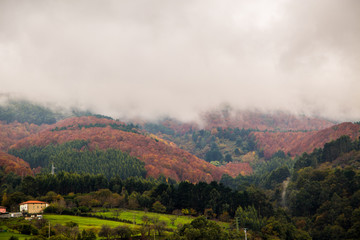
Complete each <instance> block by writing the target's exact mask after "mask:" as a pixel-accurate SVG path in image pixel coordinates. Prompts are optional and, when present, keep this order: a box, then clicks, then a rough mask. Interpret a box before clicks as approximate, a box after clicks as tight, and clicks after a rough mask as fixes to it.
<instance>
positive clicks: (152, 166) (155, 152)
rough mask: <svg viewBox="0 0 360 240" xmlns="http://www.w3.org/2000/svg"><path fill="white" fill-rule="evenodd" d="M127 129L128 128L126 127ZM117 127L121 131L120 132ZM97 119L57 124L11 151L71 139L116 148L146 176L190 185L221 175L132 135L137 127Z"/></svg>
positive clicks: (153, 139) (92, 147)
mask: <svg viewBox="0 0 360 240" xmlns="http://www.w3.org/2000/svg"><path fill="white" fill-rule="evenodd" d="M126 126H128V125H126ZM121 128H123V129H122V130H121ZM124 128H126V127H125V126H124V125H123V123H121V122H118V121H114V120H110V119H104V118H97V117H80V118H71V119H66V120H63V121H60V122H59V123H58V124H55V125H53V126H50V127H49V128H48V129H47V130H44V131H42V132H39V133H37V134H34V135H32V136H30V137H27V138H24V139H22V140H20V141H18V142H17V143H16V144H15V145H13V147H12V148H13V149H21V148H28V147H31V146H42V147H45V146H47V145H49V144H63V143H65V142H69V141H74V140H87V141H89V144H88V146H89V149H90V150H91V151H93V150H95V149H103V150H105V149H118V150H121V151H122V152H125V153H127V154H129V155H130V156H134V157H137V158H139V159H140V160H141V161H143V162H145V169H146V171H147V174H148V176H154V177H158V176H159V175H160V174H162V175H165V176H169V177H172V178H173V179H175V180H189V181H192V182H198V181H211V180H219V179H220V178H221V175H222V173H223V171H222V170H220V169H218V168H217V167H215V166H214V165H212V164H209V163H207V162H205V161H203V160H201V159H198V158H196V157H195V156H193V155H191V154H190V153H188V152H186V151H184V150H181V149H179V148H177V147H176V146H174V145H172V144H168V143H167V142H166V141H162V140H161V139H158V138H156V137H151V136H147V135H146V134H139V133H136V131H138V130H137V128H136V127H135V126H134V127H131V128H130V127H129V129H124Z"/></svg>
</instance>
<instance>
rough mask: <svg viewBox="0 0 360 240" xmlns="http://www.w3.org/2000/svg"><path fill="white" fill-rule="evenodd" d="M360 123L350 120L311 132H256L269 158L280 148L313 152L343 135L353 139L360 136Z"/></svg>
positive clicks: (286, 150) (298, 151)
mask: <svg viewBox="0 0 360 240" xmlns="http://www.w3.org/2000/svg"><path fill="white" fill-rule="evenodd" d="M359 131H360V125H359V124H354V123H350V122H346V123H341V124H338V125H334V126H332V127H329V128H326V129H323V130H319V131H310V132H254V133H253V134H254V135H255V137H256V140H257V143H258V147H259V148H262V149H263V150H264V155H265V157H267V158H269V157H270V156H271V155H272V154H274V153H275V152H277V151H278V150H282V151H283V152H285V153H289V154H290V155H291V156H296V155H300V154H302V153H303V152H308V153H310V152H312V151H313V150H314V149H315V148H321V147H323V146H324V144H325V143H327V142H330V141H332V140H335V139H337V138H339V137H341V136H343V135H348V136H350V137H351V139H353V140H354V139H356V138H358V137H359V136H360V132H359Z"/></svg>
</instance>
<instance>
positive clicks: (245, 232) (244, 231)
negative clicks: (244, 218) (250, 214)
mask: <svg viewBox="0 0 360 240" xmlns="http://www.w3.org/2000/svg"><path fill="white" fill-rule="evenodd" d="M244 232H245V240H247V235H246V228H244Z"/></svg>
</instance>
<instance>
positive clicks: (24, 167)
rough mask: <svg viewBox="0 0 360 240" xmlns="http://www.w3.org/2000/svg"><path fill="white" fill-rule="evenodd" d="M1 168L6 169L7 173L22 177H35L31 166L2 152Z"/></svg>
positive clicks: (0, 155) (0, 158)
mask: <svg viewBox="0 0 360 240" xmlns="http://www.w3.org/2000/svg"><path fill="white" fill-rule="evenodd" d="M0 166H1V167H3V168H4V170H5V173H9V172H14V173H16V174H18V175H20V176H26V175H33V172H32V171H31V169H30V165H29V164H28V163H27V162H25V161H24V160H22V159H21V158H17V157H15V156H13V155H10V154H7V153H4V152H1V151H0Z"/></svg>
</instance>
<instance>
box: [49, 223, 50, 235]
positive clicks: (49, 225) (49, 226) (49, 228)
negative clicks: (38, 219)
mask: <svg viewBox="0 0 360 240" xmlns="http://www.w3.org/2000/svg"><path fill="white" fill-rule="evenodd" d="M49 238H50V221H49Z"/></svg>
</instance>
